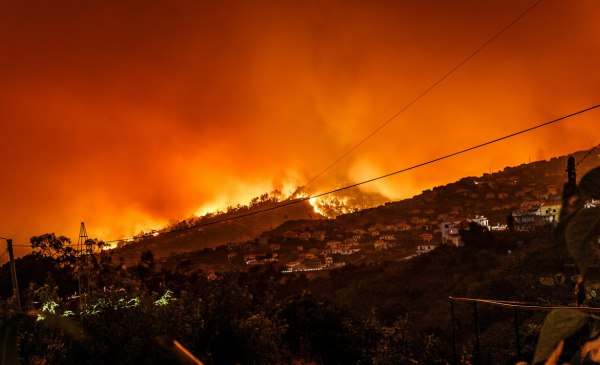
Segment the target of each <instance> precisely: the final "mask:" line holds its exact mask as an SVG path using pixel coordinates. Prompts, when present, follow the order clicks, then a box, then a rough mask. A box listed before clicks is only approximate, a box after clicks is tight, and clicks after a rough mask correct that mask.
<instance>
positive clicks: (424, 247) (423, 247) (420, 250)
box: [417, 245, 438, 255]
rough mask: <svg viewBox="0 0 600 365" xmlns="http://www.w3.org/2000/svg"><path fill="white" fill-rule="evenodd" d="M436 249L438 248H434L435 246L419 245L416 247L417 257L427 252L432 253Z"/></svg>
mask: <svg viewBox="0 0 600 365" xmlns="http://www.w3.org/2000/svg"><path fill="white" fill-rule="evenodd" d="M437 247H438V246H436V245H419V246H417V255H420V254H422V253H426V252H429V251H433V250H435V249H436V248H437Z"/></svg>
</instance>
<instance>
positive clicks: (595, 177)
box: [579, 167, 600, 199]
mask: <svg viewBox="0 0 600 365" xmlns="http://www.w3.org/2000/svg"><path fill="white" fill-rule="evenodd" d="M579 188H580V189H581V190H582V191H583V192H584V193H585V194H586V195H587V196H589V197H590V198H593V199H600V167H596V168H595V169H593V170H592V171H590V172H588V173H587V174H585V176H584V177H583V178H582V179H581V181H580V182H579Z"/></svg>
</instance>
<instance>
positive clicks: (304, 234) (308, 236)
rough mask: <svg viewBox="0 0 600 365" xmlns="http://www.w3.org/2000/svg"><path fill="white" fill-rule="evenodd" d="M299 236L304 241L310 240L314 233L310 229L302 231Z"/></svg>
mask: <svg viewBox="0 0 600 365" xmlns="http://www.w3.org/2000/svg"><path fill="white" fill-rule="evenodd" d="M298 238H300V239H301V240H304V241H308V240H309V239H311V238H312V233H311V232H309V231H304V232H300V234H299V235H298Z"/></svg>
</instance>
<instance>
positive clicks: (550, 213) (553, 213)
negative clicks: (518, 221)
mask: <svg viewBox="0 0 600 365" xmlns="http://www.w3.org/2000/svg"><path fill="white" fill-rule="evenodd" d="M561 208H562V202H560V201H558V202H556V201H555V202H551V201H546V202H543V203H542V205H540V215H542V216H545V217H549V218H548V219H549V220H550V222H552V223H554V224H556V223H558V217H560V209H561Z"/></svg>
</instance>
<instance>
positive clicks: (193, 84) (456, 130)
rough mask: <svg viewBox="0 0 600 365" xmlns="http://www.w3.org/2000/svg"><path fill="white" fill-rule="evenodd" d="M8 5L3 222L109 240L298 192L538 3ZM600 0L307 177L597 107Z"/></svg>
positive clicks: (590, 140) (579, 141)
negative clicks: (82, 231) (83, 229)
mask: <svg viewBox="0 0 600 365" xmlns="http://www.w3.org/2000/svg"><path fill="white" fill-rule="evenodd" d="M531 3H533V2H529V3H524V2H523V1H521V0H508V1H477V2H474V1H467V0H459V1H451V2H439V1H420V0H419V1H397V2H382V1H371V2H366V1H341V0H332V1H326V2H312V1H308V2H298V1H287V0H283V1H279V0H278V1H265V2H260V3H257V2H255V1H218V2H205V1H194V2H188V1H183V2H175V3H171V2H170V3H163V2H113V1H103V2H87V1H77V2H70V1H67V2H58V3H57V2H4V3H3V4H2V5H0V7H1V10H2V11H0V42H1V43H0V44H1V45H2V50H3V51H2V53H1V55H0V62H1V65H2V67H0V79H1V80H2V86H3V87H2V88H1V89H0V94H1V95H0V96H1V97H0V118H1V119H0V120H1V122H0V123H1V124H0V132H1V135H2V137H3V138H2V143H1V144H0V162H1V165H2V171H3V177H2V179H0V191H1V194H0V208H1V209H0V215H1V216H0V233H1V234H2V236H10V237H13V238H14V239H15V242H19V243H22V244H23V243H27V241H28V239H29V237H31V236H32V235H36V234H41V233H45V232H57V233H60V234H65V235H68V236H70V237H77V232H78V231H77V230H78V228H79V222H81V221H85V222H86V225H87V227H88V233H89V234H90V236H92V237H98V238H100V239H105V240H108V239H115V238H121V237H127V236H129V235H131V234H134V233H137V232H139V231H149V230H152V229H157V228H160V227H162V226H163V225H165V224H167V223H168V222H169V221H170V220H173V219H181V218H185V217H188V216H190V215H192V214H203V213H206V212H208V211H214V210H217V209H221V210H223V209H225V207H227V206H229V205H236V204H238V203H239V204H245V202H248V201H249V200H250V199H252V198H253V197H255V196H259V195H260V194H262V193H265V192H268V191H272V190H274V189H279V190H281V191H282V192H284V193H287V194H289V193H290V192H289V191H290V190H292V191H293V189H295V188H296V187H297V186H302V185H304V184H305V183H306V182H307V181H309V180H310V179H311V178H312V177H313V176H315V175H316V174H317V173H319V172H320V171H322V170H323V169H324V168H325V167H326V166H328V165H329V164H330V163H331V162H332V161H334V160H335V159H336V158H337V157H339V156H340V155H341V154H342V153H344V152H345V151H347V150H348V149H350V148H351V147H352V146H354V145H356V143H358V142H359V141H360V140H362V139H363V138H364V137H365V136H366V135H368V134H369V133H371V132H372V131H373V130H374V129H375V128H376V127H377V126H378V125H380V124H382V123H383V122H384V121H386V120H388V119H389V118H390V117H391V116H393V115H394V114H396V113H397V112H398V111H399V110H401V109H402V108H403V107H404V106H405V105H406V104H407V103H408V102H409V101H410V100H412V99H413V98H414V97H415V96H416V95H418V94H419V93H421V92H422V91H423V90H425V89H427V88H428V87H429V86H430V85H432V84H433V83H434V82H436V81H437V80H439V78H440V77H441V76H442V75H444V74H445V73H446V72H447V71H448V70H450V69H451V68H452V67H454V66H455V65H456V64H458V62H460V61H461V60H462V59H464V58H465V57H466V56H467V55H469V54H471V53H472V52H473V51H474V50H475V49H477V48H478V47H480V46H481V45H482V44H483V43H485V42H486V41H487V40H488V39H489V38H490V37H491V36H492V35H493V34H495V33H496V32H498V31H499V30H500V29H502V28H503V27H504V26H505V25H506V24H508V23H509V22H511V21H512V20H513V19H515V18H516V17H517V16H518V15H519V14H521V13H522V12H523V11H524V10H525V9H526V8H527V7H528V6H530V4H531ZM599 39H600V3H598V2H597V1H595V0H581V1H576V2H567V1H558V0H547V1H544V2H542V3H541V4H540V5H539V6H538V7H536V8H535V9H534V10H533V11H532V12H531V13H530V14H528V15H527V16H525V17H524V18H523V19H521V20H520V21H519V22H518V23H516V24H515V25H514V26H513V27H511V28H510V29H509V30H508V31H507V32H506V33H505V34H503V35H502V36H501V37H499V38H498V39H496V40H495V41H494V42H493V43H492V44H490V45H489V46H488V47H487V48H486V49H484V50H483V51H482V52H481V53H480V54H478V55H477V56H476V57H475V58H473V59H472V60H470V61H469V62H468V63H466V64H465V65H464V66H463V67H461V68H460V69H459V70H458V71H457V72H455V73H454V74H453V75H452V76H451V77H449V78H448V79H447V80H446V81H444V82H443V83H441V84H440V85H438V86H437V87H436V88H435V89H434V90H432V92H430V93H429V94H428V95H426V96H425V97H424V98H423V99H421V100H420V101H419V102H418V103H416V104H415V105H414V106H412V107H411V108H410V109H408V110H407V111H406V112H404V113H403V114H402V115H401V116H400V117H398V118H397V119H396V120H394V121H393V122H392V123H390V124H389V125H388V126H386V127H385V128H384V129H383V130H382V131H381V132H380V133H378V134H376V135H375V136H374V137H373V138H371V139H369V140H368V141H367V142H366V143H364V144H363V145H361V146H360V148H358V149H357V150H356V151H354V152H353V153H352V154H351V155H350V156H348V158H346V159H344V160H343V161H342V162H340V163H339V164H337V165H336V166H335V167H334V168H332V169H331V170H330V171H328V172H327V173H326V174H324V175H323V176H322V177H321V178H319V179H318V180H317V181H315V182H314V183H313V184H311V186H310V187H309V189H310V190H309V191H308V192H309V194H314V193H318V192H322V191H326V190H329V189H331V188H333V187H336V186H341V185H343V184H344V183H346V182H356V181H359V180H361V179H365V178H372V177H374V176H376V175H378V174H385V173H388V172H391V171H394V170H398V169H401V168H404V167H407V166H411V165H413V164H416V163H420V162H423V161H426V160H428V159H431V158H435V157H438V156H441V155H444V154H447V153H450V152H453V151H456V150H458V149H461V148H464V147H468V146H471V145H474V144H478V143H481V142H483V141H487V140H490V139H493V138H496V137H499V136H502V135H505V134H508V133H511V132H514V131H516V130H520V129H524V128H527V127H529V126H532V125H535V124H538V123H541V122H544V121H547V120H550V119H553V118H556V117H560V116H562V115H565V114H569V113H571V112H573V111H576V110H580V109H583V108H586V107H588V106H591V105H594V104H597V103H598V102H600V101H599V100H598V98H599V97H600V95H599V94H598V90H597V85H598V84H599V83H600V68H598V67H597V65H598V64H600V41H599ZM598 117H599V114H598V112H592V113H589V114H586V115H583V116H580V117H577V118H574V119H573V120H569V121H565V122H564V123H561V124H558V125H555V126H552V127H548V128H544V129H542V130H539V131H536V132H533V133H529V134H527V135H524V136H520V137H517V138H514V139H511V140H510V141H505V142H502V143H499V144H496V145H493V146H490V147H487V148H485V149H481V150H478V151H477V152H476V153H471V154H468V155H464V156H461V157H458V158H454V159H452V160H448V161H445V162H443V163H439V164H436V165H432V166H428V167H424V168H422V169H418V170H415V171H412V172H410V173H407V174H401V175H398V176H397V177H394V178H389V179H385V180H382V181H380V182H377V183H373V184H369V185H366V186H364V187H363V188H362V189H364V191H366V192H368V193H372V194H381V195H383V196H385V197H386V198H388V199H399V198H403V197H407V196H411V195H413V194H415V193H418V192H420V191H421V190H423V189H426V188H429V187H431V186H434V185H437V184H443V183H447V182H449V181H452V180H455V179H457V178H460V177H462V176H466V175H479V174H481V173H483V172H488V171H490V170H492V171H495V170H498V169H502V168H503V167H504V166H507V165H515V164H520V163H523V162H527V161H528V160H529V159H531V160H532V161H533V160H536V159H543V158H548V157H551V156H555V155H560V154H565V153H568V152H571V151H574V150H577V149H587V148H590V146H591V144H597V143H599V142H600V135H599V133H598V130H599V129H598V122H597V121H598Z"/></svg>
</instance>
